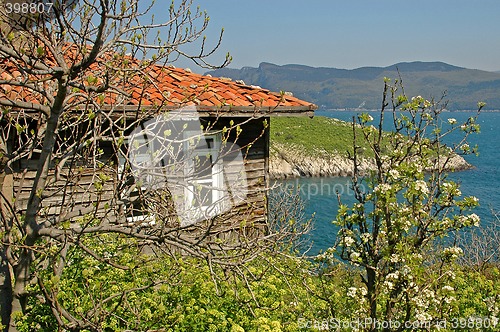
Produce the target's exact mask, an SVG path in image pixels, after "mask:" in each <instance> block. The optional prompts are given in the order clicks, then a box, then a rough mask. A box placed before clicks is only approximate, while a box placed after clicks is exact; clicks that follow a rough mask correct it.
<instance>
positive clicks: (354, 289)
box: [347, 287, 358, 298]
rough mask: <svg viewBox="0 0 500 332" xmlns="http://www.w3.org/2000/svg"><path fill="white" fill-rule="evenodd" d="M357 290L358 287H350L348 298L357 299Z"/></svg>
mask: <svg viewBox="0 0 500 332" xmlns="http://www.w3.org/2000/svg"><path fill="white" fill-rule="evenodd" d="M357 290H358V289H357V288H356V287H349V288H348V289H347V296H349V297H352V298H356V292H357Z"/></svg>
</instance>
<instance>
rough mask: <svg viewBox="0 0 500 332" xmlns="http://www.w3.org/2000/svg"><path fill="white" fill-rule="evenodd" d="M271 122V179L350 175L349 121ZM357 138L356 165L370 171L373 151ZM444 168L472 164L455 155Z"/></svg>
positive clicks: (321, 118)
mask: <svg viewBox="0 0 500 332" xmlns="http://www.w3.org/2000/svg"><path fill="white" fill-rule="evenodd" d="M271 121H272V124H271V149H270V165H269V172H270V176H271V177H272V178H274V179H285V178H293V177H301V176H306V177H322V176H323V177H328V176H351V175H352V161H351V160H350V159H349V158H348V156H349V153H351V154H352V145H353V134H352V124H351V123H348V122H345V121H342V120H338V119H335V118H328V117H324V116H315V117H314V118H312V119H310V118H304V117H276V118H273V119H272V120H271ZM360 135H361V134H360ZM359 141H360V142H359V144H360V145H361V148H362V158H361V166H360V167H361V169H362V170H364V171H368V170H371V169H373V168H374V167H375V164H374V160H373V154H370V153H371V151H370V149H369V147H368V146H367V144H366V142H365V141H364V140H359ZM448 168H449V170H454V171H459V170H465V169H470V168H472V165H470V164H469V163H467V161H465V159H463V158H462V157H461V156H458V155H455V156H454V157H453V158H452V160H451V161H450V164H449V167H448Z"/></svg>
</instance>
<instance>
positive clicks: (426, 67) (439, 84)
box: [207, 62, 500, 110]
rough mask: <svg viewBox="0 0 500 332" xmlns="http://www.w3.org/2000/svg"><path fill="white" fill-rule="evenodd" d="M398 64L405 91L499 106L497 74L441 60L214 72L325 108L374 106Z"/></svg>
mask: <svg viewBox="0 0 500 332" xmlns="http://www.w3.org/2000/svg"><path fill="white" fill-rule="evenodd" d="M397 68H398V69H399V71H400V73H401V76H402V78H403V82H404V85H405V89H406V92H407V94H408V95H409V96H413V95H415V94H420V95H422V96H425V97H426V98H428V99H429V98H431V97H435V98H440V97H441V96H442V94H443V92H445V91H446V92H447V98H446V99H447V100H450V104H449V106H448V109H450V110H465V109H474V108H475V107H476V104H477V102H478V101H485V102H486V103H487V109H500V73H493V72H486V71H481V70H475V69H466V68H460V67H456V66H452V65H449V64H446V63H442V62H411V63H398V64H396V65H392V66H389V67H385V68H382V67H363V68H358V69H351V70H347V69H336V68H313V67H308V66H302V65H284V66H278V65H274V64H271V63H261V64H260V65H259V67H258V68H253V67H244V68H242V69H231V68H223V69H219V70H215V71H211V72H208V73H207V74H211V75H213V76H219V77H220V76H224V77H230V78H232V79H234V80H243V81H245V83H246V84H252V85H259V86H261V87H263V88H267V89H270V90H275V91H280V90H284V91H291V92H293V93H294V95H295V96H296V97H299V98H302V99H305V100H308V101H312V102H314V103H316V104H317V105H319V106H321V107H326V108H358V107H360V106H361V107H363V108H368V109H373V108H379V107H380V103H381V92H382V89H383V78H384V76H386V77H390V78H396V77H397V75H398V73H397Z"/></svg>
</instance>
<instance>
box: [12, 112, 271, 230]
mask: <svg viewBox="0 0 500 332" xmlns="http://www.w3.org/2000/svg"><path fill="white" fill-rule="evenodd" d="M203 120H204V121H205V122H209V121H211V122H212V123H214V122H215V121H216V122H215V125H214V128H213V129H222V128H224V126H226V127H229V126H230V124H231V123H232V124H233V125H236V124H239V123H240V124H241V133H240V134H239V135H237V134H236V132H235V130H233V132H230V136H229V141H230V142H235V143H236V144H238V145H239V146H241V147H243V149H242V154H243V157H244V167H245V175H246V180H247V184H248V188H247V190H248V192H247V197H246V198H245V200H244V201H243V202H242V203H241V204H239V205H237V206H234V207H232V208H231V210H230V211H228V212H227V213H225V214H224V215H222V216H217V217H216V219H215V220H216V225H215V227H214V228H213V229H211V233H213V234H212V235H213V236H215V237H217V238H221V239H228V238H235V233H238V234H236V235H237V236H236V237H238V236H240V235H245V236H248V235H249V234H250V235H251V236H256V235H257V234H262V233H263V232H265V231H266V221H267V209H268V207H267V199H266V197H267V188H268V183H269V182H268V178H267V172H268V165H269V127H268V126H267V127H266V126H264V121H266V122H267V124H269V118H264V117H262V118H258V119H249V118H244V117H237V118H225V117H224V118H217V119H216V120H215V119H213V118H204V119H203ZM230 121H232V122H230ZM104 152H105V153H104V154H103V155H102V156H100V161H101V162H102V163H101V164H100V166H99V167H96V168H94V167H91V166H79V167H74V168H72V169H71V170H69V169H64V170H63V172H61V174H59V175H58V178H56V173H55V171H54V170H51V171H50V174H49V184H48V186H47V188H46V190H45V191H44V192H43V193H41V195H42V197H43V200H42V209H41V211H40V212H39V217H40V218H41V219H47V220H50V219H51V218H53V219H54V218H69V219H70V220H71V221H77V220H79V219H81V218H83V217H85V215H87V214H89V213H91V214H92V216H93V217H96V218H106V219H108V220H109V222H115V223H116V222H125V214H124V203H123V201H122V199H121V196H120V192H119V189H118V188H117V187H118V186H117V184H118V182H119V181H118V168H117V165H118V158H117V156H116V155H115V153H114V151H113V149H111V148H105V149H104ZM36 164H37V160H26V159H23V160H21V161H20V162H19V163H17V167H15V168H14V169H13V172H12V174H11V177H12V189H10V190H11V191H12V192H11V193H12V197H13V198H14V206H15V209H16V210H17V213H18V214H22V213H23V212H24V211H25V210H26V208H27V202H28V199H29V196H30V193H31V188H32V186H33V181H34V178H35V175H36ZM228 164H229V165H230V164H231V161H228ZM100 174H101V176H100ZM224 176H225V177H227V178H229V179H235V178H236V177H238V176H239V174H237V173H235V172H233V171H232V169H231V168H229V169H228V170H227V171H226V172H225V174H224ZM173 194H174V193H173ZM178 194H181V195H182V194H183V193H178Z"/></svg>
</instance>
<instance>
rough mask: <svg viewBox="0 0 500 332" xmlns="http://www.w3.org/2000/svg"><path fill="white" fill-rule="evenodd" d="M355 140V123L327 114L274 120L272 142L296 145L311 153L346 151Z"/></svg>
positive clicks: (343, 152)
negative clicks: (353, 131) (353, 124)
mask: <svg viewBox="0 0 500 332" xmlns="http://www.w3.org/2000/svg"><path fill="white" fill-rule="evenodd" d="M352 139H353V135H352V125H351V124H350V123H347V122H344V121H340V120H337V119H332V118H327V117H323V116H316V117H314V118H312V119H310V118H307V117H275V118H272V119H271V145H272V144H273V143H278V144H283V145H287V146H290V145H292V146H295V147H300V148H302V149H303V150H305V151H307V152H308V153H318V152H320V153H321V152H323V151H324V152H326V153H331V154H346V153H347V151H352Z"/></svg>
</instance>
